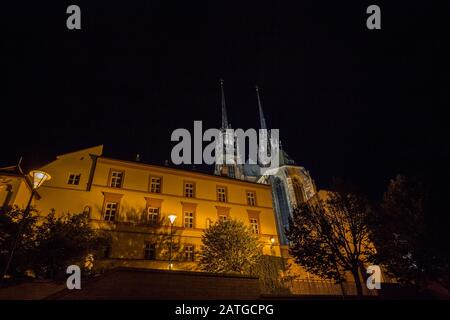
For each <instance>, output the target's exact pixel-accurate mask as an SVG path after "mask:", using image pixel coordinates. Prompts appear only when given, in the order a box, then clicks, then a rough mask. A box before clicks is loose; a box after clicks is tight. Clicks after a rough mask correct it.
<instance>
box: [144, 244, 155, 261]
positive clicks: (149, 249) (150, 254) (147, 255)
mask: <svg viewBox="0 0 450 320" xmlns="http://www.w3.org/2000/svg"><path fill="white" fill-rule="evenodd" d="M144 259H145V260H155V259H156V244H154V243H146V244H145V247H144Z"/></svg>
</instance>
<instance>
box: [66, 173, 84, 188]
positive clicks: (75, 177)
mask: <svg viewBox="0 0 450 320" xmlns="http://www.w3.org/2000/svg"><path fill="white" fill-rule="evenodd" d="M80 178H81V173H71V174H69V180H67V184H73V185H75V186H77V185H79V184H80Z"/></svg>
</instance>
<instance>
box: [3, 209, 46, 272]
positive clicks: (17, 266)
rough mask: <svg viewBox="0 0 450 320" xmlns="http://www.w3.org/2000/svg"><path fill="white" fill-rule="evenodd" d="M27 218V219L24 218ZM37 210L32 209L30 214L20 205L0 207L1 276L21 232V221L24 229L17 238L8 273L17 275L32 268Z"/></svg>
mask: <svg viewBox="0 0 450 320" xmlns="http://www.w3.org/2000/svg"><path fill="white" fill-rule="evenodd" d="M24 218H25V220H23V219H24ZM36 221H37V215H36V210H34V209H33V208H31V209H30V212H29V214H28V215H25V210H22V209H20V208H19V207H3V208H1V209H0V268H1V269H0V276H1V275H2V274H3V271H4V269H5V266H6V262H7V260H8V258H9V256H10V253H11V250H12V248H13V243H14V241H15V239H16V237H17V235H18V233H19V230H20V223H22V224H23V225H22V230H21V232H20V234H19V238H18V240H17V246H16V249H15V251H14V257H13V259H12V261H11V265H10V266H9V268H8V274H9V275H13V276H17V275H22V274H24V272H25V271H27V270H28V269H30V268H31V261H30V257H29V253H30V251H31V250H32V248H33V247H34V245H35V238H36V232H35V228H36Z"/></svg>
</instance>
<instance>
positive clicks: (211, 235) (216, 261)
mask: <svg viewBox="0 0 450 320" xmlns="http://www.w3.org/2000/svg"><path fill="white" fill-rule="evenodd" d="M202 242H203V244H202V247H201V252H200V259H199V268H200V269H202V270H205V271H209V272H219V273H238V274H250V273H251V269H252V267H253V266H255V264H256V263H257V262H258V261H259V259H260V257H261V255H262V245H261V243H260V242H259V240H258V237H257V236H256V235H254V234H252V233H251V231H250V230H249V228H248V227H246V226H245V225H244V224H243V223H242V222H240V221H236V220H233V219H227V220H220V221H218V222H216V223H214V224H213V225H212V226H211V227H209V228H208V229H206V230H205V232H204V233H203V235H202Z"/></svg>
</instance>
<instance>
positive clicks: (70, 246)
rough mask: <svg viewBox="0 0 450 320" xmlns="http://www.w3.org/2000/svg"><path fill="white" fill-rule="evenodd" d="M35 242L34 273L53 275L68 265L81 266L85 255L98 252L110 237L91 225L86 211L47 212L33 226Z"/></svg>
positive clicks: (32, 253) (50, 276) (90, 256)
mask: <svg viewBox="0 0 450 320" xmlns="http://www.w3.org/2000/svg"><path fill="white" fill-rule="evenodd" d="M35 243H36V245H35V247H34V248H33V250H32V252H31V256H32V257H31V259H32V262H33V269H34V271H35V273H36V275H37V276H42V277H45V278H55V277H58V276H60V275H65V271H66V268H67V266H69V265H71V264H77V265H79V266H80V267H84V265H85V260H86V258H87V257H89V259H91V260H92V258H93V257H95V253H99V252H102V250H104V249H105V248H106V247H107V246H108V245H109V243H110V238H109V237H107V236H105V235H104V234H102V233H101V232H99V231H97V230H93V229H92V228H91V226H90V225H89V215H88V214H87V213H81V214H67V215H64V216H61V217H56V216H55V213H54V212H51V213H50V214H49V215H47V216H46V217H45V219H44V221H43V222H42V223H41V224H39V225H38V226H37V227H36V240H35Z"/></svg>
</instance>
